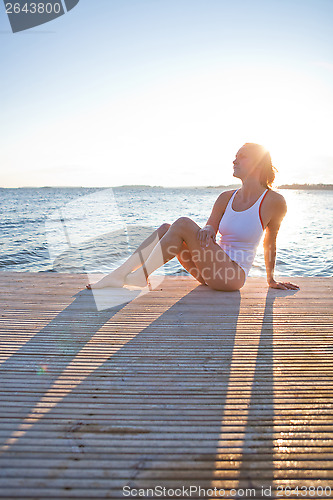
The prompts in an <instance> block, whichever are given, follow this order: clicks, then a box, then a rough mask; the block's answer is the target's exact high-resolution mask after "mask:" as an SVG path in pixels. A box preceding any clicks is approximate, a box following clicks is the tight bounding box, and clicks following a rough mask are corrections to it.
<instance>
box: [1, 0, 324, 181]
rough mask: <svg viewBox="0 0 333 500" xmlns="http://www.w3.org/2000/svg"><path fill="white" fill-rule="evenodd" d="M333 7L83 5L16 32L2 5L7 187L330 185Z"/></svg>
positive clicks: (316, 3)
mask: <svg viewBox="0 0 333 500" xmlns="http://www.w3.org/2000/svg"><path fill="white" fill-rule="evenodd" d="M332 26H333V1H332V0H253V1H252V0H233V1H230V0H228V1H225V0H80V2H79V3H78V5H77V6H76V7H75V8H73V9H72V10H71V11H70V12H68V13H66V14H65V15H63V16H61V17H59V18H58V19H55V20H53V21H50V22H48V23H46V24H44V25H41V26H38V27H36V28H33V29H30V30H26V31H22V32H19V33H15V34H13V33H12V32H11V28H10V24H9V21H8V18H7V15H6V12H5V8H4V5H3V3H0V61H1V68H2V72H1V73H2V77H1V79H0V91H1V96H2V99H1V114H0V166H1V168H0V187H22V186H92V187H95V186H96V187H108V186H117V185H123V184H148V185H159V186H199V185H201V186H202V185H209V186H213V185H228V184H235V183H236V184H237V183H239V180H238V179H235V178H234V177H233V176H232V172H233V170H232V161H233V160H234V157H235V154H236V152H237V150H238V149H239V148H240V147H241V146H242V144H244V143H245V142H257V143H260V144H263V145H264V146H265V147H266V148H267V149H268V150H269V151H270V152H271V155H272V160H273V164H274V166H275V167H276V168H277V169H278V174H277V177H276V185H280V184H285V183H289V184H291V183H326V184H327V183H333V152H332V131H333V30H332Z"/></svg>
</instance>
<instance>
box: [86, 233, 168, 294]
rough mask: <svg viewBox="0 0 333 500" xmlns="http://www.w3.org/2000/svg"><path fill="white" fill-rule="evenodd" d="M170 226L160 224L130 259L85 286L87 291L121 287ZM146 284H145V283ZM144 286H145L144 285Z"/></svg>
mask: <svg viewBox="0 0 333 500" xmlns="http://www.w3.org/2000/svg"><path fill="white" fill-rule="evenodd" d="M169 227H170V224H166V223H165V224H162V225H161V226H160V227H159V228H158V229H156V231H154V232H153V233H152V234H151V235H150V236H148V238H146V239H145V241H144V242H143V243H141V245H140V246H139V247H138V248H137V249H136V250H135V251H134V252H133V253H132V255H130V257H129V258H128V259H127V260H126V261H125V262H124V263H123V264H122V265H121V266H119V267H118V268H117V269H115V270H114V271H112V272H111V273H110V274H108V275H107V276H105V277H104V278H102V279H101V280H100V281H98V282H97V283H94V284H93V285H90V284H89V285H87V288H88V289H91V288H93V289H97V288H105V287H122V286H123V285H124V283H125V277H126V276H127V274H129V273H130V272H132V271H135V270H136V269H138V268H139V267H140V266H142V263H143V262H145V261H146V260H147V258H148V256H149V255H150V253H151V252H152V250H153V248H154V247H155V245H156V244H157V243H158V241H159V240H160V239H161V238H162V237H163V236H164V234H165V233H166V232H167V231H168V229H169ZM146 284H147V283H146ZM144 286H145V285H144Z"/></svg>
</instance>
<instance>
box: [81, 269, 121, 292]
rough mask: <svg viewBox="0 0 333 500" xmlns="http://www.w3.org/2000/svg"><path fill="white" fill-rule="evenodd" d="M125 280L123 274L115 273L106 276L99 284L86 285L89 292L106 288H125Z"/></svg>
mask: <svg viewBox="0 0 333 500" xmlns="http://www.w3.org/2000/svg"><path fill="white" fill-rule="evenodd" d="M124 279H125V277H124V275H123V274H120V273H117V272H116V271H113V272H112V273H110V274H108V275H107V276H104V278H102V279H101V280H99V281H97V283H94V284H91V283H89V285H86V288H88V290H96V289H99V288H106V287H112V288H122V287H123V286H124Z"/></svg>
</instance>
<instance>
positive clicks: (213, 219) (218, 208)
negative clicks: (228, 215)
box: [197, 191, 233, 246]
mask: <svg viewBox="0 0 333 500" xmlns="http://www.w3.org/2000/svg"><path fill="white" fill-rule="evenodd" d="M232 192H233V191H232ZM229 198H230V191H224V192H223V193H221V194H220V196H219V197H218V198H217V200H216V201H215V203H214V206H213V209H212V212H211V214H210V216H209V219H208V220H207V223H206V225H205V226H204V227H203V228H202V229H200V231H198V235H197V238H198V240H200V244H201V246H208V243H209V240H210V238H212V239H213V241H216V233H217V231H218V228H219V224H220V220H221V218H222V215H223V214H224V211H225V208H226V206H227V204H228V201H229Z"/></svg>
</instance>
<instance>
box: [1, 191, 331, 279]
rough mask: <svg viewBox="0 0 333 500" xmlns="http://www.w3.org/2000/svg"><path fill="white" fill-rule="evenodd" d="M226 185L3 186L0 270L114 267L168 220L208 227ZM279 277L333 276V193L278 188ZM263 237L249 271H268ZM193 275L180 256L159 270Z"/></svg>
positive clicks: (76, 270)
mask: <svg viewBox="0 0 333 500" xmlns="http://www.w3.org/2000/svg"><path fill="white" fill-rule="evenodd" d="M226 189H230V187H228V188H227V187H226V188H223V187H222V188H183V187H182V188H164V187H145V186H125V187H115V188H54V187H50V188H18V189H0V195H1V205H2V207H1V208H2V217H1V220H0V233H1V237H0V271H33V272H36V271H55V272H74V273H81V272H108V271H110V270H112V269H114V268H115V267H117V265H119V264H120V263H121V262H123V261H124V260H125V259H126V258H127V256H128V255H129V254H130V252H131V251H133V250H134V249H135V248H136V247H137V246H138V245H139V244H140V243H141V242H142V241H143V239H144V238H145V237H146V236H148V235H149V234H150V233H151V232H152V231H153V230H154V229H156V228H157V227H158V226H160V225H161V224H162V223H163V222H168V223H170V224H171V223H172V222H173V221H175V220H176V219H177V218H179V217H181V216H186V217H190V218H191V219H193V220H194V221H195V222H196V223H197V224H198V225H199V226H203V225H205V223H206V221H207V219H208V217H209V215H210V213H211V210H212V207H213V204H214V202H215V200H216V199H217V197H218V196H219V194H220V193H221V192H222V191H224V190H226ZM278 191H279V192H280V193H281V194H282V195H283V196H284V197H285V199H286V202H287V206H288V211H287V214H286V216H285V218H284V220H283V222H282V224H281V227H280V230H279V233H278V236H277V256H276V266H275V269H276V275H277V276H279V275H281V276H332V274H333V251H332V220H333V203H332V202H333V191H325V190H291V189H280V190H278ZM262 242H263V239H262V240H261V242H260V244H259V246H258V250H257V255H256V258H255V261H254V264H253V266H252V268H251V271H250V273H249V276H265V275H266V271H265V264H264V253H263V245H262ZM160 273H163V274H170V275H177V274H187V273H186V271H184V269H183V268H182V266H181V265H180V264H179V262H178V261H177V259H173V260H172V261H170V262H168V263H167V264H165V265H164V266H163V268H161V269H160V270H158V271H157V272H156V274H160Z"/></svg>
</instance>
